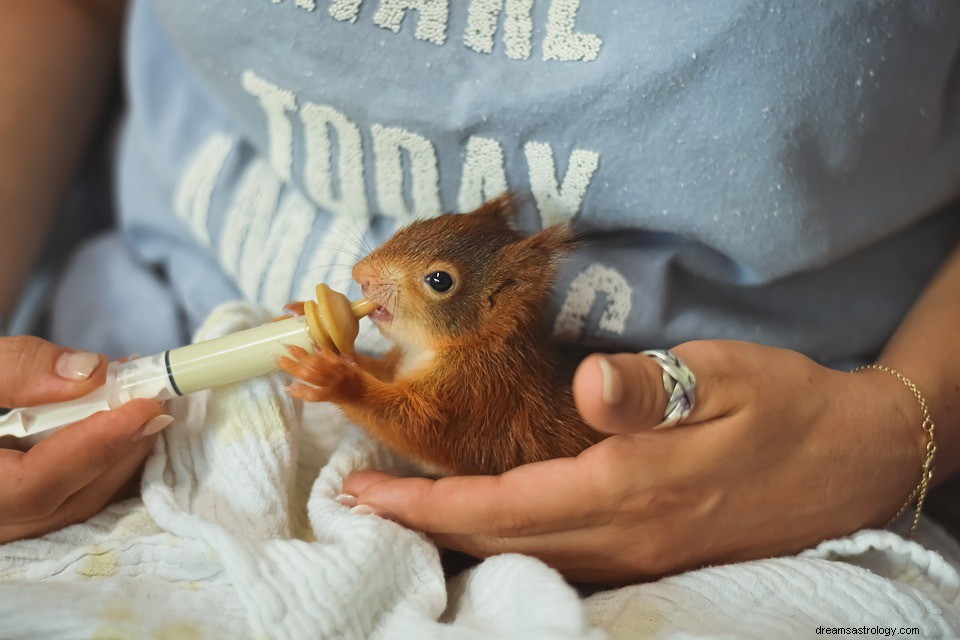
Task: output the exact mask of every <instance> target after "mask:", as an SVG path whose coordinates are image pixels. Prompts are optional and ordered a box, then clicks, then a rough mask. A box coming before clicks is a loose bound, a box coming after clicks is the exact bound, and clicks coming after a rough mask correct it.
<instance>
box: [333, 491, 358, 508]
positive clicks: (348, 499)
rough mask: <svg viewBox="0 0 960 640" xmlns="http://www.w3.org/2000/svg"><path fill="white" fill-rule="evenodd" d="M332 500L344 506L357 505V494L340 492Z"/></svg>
mask: <svg viewBox="0 0 960 640" xmlns="http://www.w3.org/2000/svg"><path fill="white" fill-rule="evenodd" d="M334 500H336V501H337V502H339V503H340V504H342V505H343V506H345V507H355V506H357V496H352V495H350V494H349V493H341V494H340V495H338V496H337V497H336V498H334Z"/></svg>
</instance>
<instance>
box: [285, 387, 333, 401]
mask: <svg viewBox="0 0 960 640" xmlns="http://www.w3.org/2000/svg"><path fill="white" fill-rule="evenodd" d="M287 393H289V394H290V395H291V396H292V397H294V398H298V399H300V400H303V401H305V402H325V401H327V400H329V399H330V390H329V389H320V388H317V387H312V386H308V385H306V384H304V383H302V382H295V383H293V384H291V385H290V386H289V387H287Z"/></svg>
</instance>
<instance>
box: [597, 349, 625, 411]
mask: <svg viewBox="0 0 960 640" xmlns="http://www.w3.org/2000/svg"><path fill="white" fill-rule="evenodd" d="M597 362H598V363H599V365H600V377H601V378H603V402H604V404H606V405H607V406H610V407H613V406H616V405H618V404H620V400H621V399H622V398H623V380H622V378H621V376H620V372H619V371H618V370H617V369H616V368H614V366H613V365H612V364H610V360H608V359H607V358H602V357H601V358H599V359H598V360H597Z"/></svg>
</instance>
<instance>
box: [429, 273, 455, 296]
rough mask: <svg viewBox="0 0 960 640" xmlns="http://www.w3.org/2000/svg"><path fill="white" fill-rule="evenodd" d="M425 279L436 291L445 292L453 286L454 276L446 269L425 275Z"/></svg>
mask: <svg viewBox="0 0 960 640" xmlns="http://www.w3.org/2000/svg"><path fill="white" fill-rule="evenodd" d="M423 281H424V282H426V283H427V284H428V285H430V288H431V289H433V290H434V291H439V292H440V293H444V292H446V291H449V290H450V287H452V286H453V276H451V275H450V274H449V273H447V272H446V271H434V272H433V273H431V274H429V275H425V276H423Z"/></svg>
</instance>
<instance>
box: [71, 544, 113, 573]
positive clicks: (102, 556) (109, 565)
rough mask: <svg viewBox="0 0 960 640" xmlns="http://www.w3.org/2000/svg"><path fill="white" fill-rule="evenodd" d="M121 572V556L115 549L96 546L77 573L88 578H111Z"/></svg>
mask: <svg viewBox="0 0 960 640" xmlns="http://www.w3.org/2000/svg"><path fill="white" fill-rule="evenodd" d="M119 570H120V555H119V554H118V553H117V552H116V551H115V550H113V549H107V548H106V547H104V546H102V545H99V544H95V545H93V546H92V547H90V550H89V551H88V552H87V555H86V557H85V558H84V559H83V560H81V561H80V564H79V565H78V566H77V573H79V574H80V575H82V576H86V577H88V578H109V577H110V576H115V575H117V572H118V571H119Z"/></svg>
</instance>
